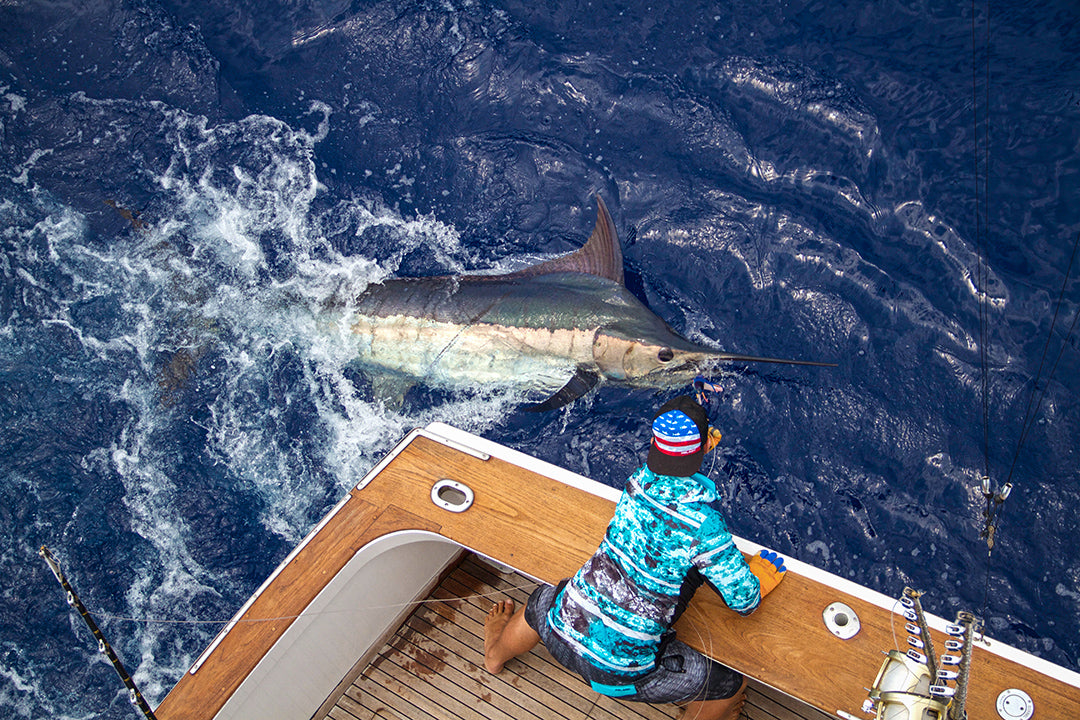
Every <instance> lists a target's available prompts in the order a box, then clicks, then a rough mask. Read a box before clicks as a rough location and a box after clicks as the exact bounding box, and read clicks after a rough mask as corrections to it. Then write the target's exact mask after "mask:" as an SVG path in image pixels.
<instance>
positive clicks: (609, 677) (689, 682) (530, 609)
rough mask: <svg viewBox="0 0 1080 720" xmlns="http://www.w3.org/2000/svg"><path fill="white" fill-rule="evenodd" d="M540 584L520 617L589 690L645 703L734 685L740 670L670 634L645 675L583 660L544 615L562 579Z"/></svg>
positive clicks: (721, 694)
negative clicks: (613, 670) (607, 668)
mask: <svg viewBox="0 0 1080 720" xmlns="http://www.w3.org/2000/svg"><path fill="white" fill-rule="evenodd" d="M565 582H566V581H563V583H562V584H560V585H559V586H558V587H552V586H551V585H541V586H540V587H538V588H537V589H536V590H534V591H533V593H532V595H530V596H529V601H528V602H527V603H526V604H525V622H527V623H528V624H529V627H531V628H532V629H533V630H535V631H536V632H537V633H538V634H539V635H540V639H541V640H542V641H543V642H544V646H545V647H546V648H547V649H548V652H550V653H551V656H552V657H554V658H555V659H556V660H557V661H558V662H559V664H560V665H562V666H563V667H565V668H567V669H569V670H572V671H573V672H576V673H577V674H578V675H580V676H581V677H582V678H583V679H584V680H585V682H587V683H589V684H590V685H591V686H592V688H593V690H596V691H597V692H599V693H601V694H603V695H610V696H612V697H617V698H619V699H620V700H630V701H634V702H647V703H670V702H689V701H691V700H699V701H700V700H724V699H727V698H730V697H732V696H733V695H735V693H737V692H738V691H739V688H740V687H741V686H742V683H743V676H742V675H741V674H739V673H737V672H735V671H734V670H732V669H731V668H729V667H726V666H724V665H721V664H720V663H718V662H716V661H714V660H711V659H709V658H707V657H705V656H704V655H702V654H701V653H699V652H698V651H697V650H695V649H694V648H692V647H690V646H689V645H687V644H685V643H683V642H681V641H680V640H677V639H675V637H674V635H672V636H671V637H670V638H669V639H667V640H665V642H663V643H662V644H661V646H660V653H659V655H658V656H657V659H656V667H655V668H654V669H653V670H651V671H649V672H648V673H646V674H644V675H639V676H636V677H631V678H627V677H623V676H620V675H615V674H612V673H609V672H605V671H603V670H601V669H599V668H597V667H596V666H595V665H593V664H592V663H590V662H588V661H587V660H585V659H584V658H582V657H581V656H580V655H578V654H577V653H576V652H574V650H573V648H572V647H571V646H569V645H568V644H567V643H566V641H565V640H563V639H562V638H561V637H559V635H558V634H557V633H556V632H555V631H554V630H552V629H551V626H550V625H548V622H547V615H548V612H549V611H550V610H551V607H552V605H554V604H555V598H556V596H557V595H558V594H559V591H560V590H561V589H562V587H563V585H565Z"/></svg>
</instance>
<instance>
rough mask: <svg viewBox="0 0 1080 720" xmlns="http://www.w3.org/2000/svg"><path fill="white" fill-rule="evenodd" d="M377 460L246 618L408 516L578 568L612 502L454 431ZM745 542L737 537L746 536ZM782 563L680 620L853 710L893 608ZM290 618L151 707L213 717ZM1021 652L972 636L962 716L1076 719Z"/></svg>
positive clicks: (754, 670) (807, 692)
mask: <svg viewBox="0 0 1080 720" xmlns="http://www.w3.org/2000/svg"><path fill="white" fill-rule="evenodd" d="M376 470H377V472H373V473H372V475H371V476H369V478H370V479H369V481H367V484H366V485H364V484H361V488H362V489H356V490H353V491H352V493H351V495H350V497H349V498H348V500H347V502H345V503H344V504H343V505H341V506H340V507H339V508H338V509H337V511H336V513H335V514H333V516H332V517H331V518H330V519H329V520H327V521H325V524H324V525H323V526H322V527H321V528H320V529H319V531H318V532H317V533H314V534H313V535H312V536H310V538H309V540H308V541H307V542H306V544H304V545H303V546H302V547H301V548H299V549H298V550H297V551H295V552H294V555H293V556H291V557H290V558H289V559H288V561H287V562H286V563H285V564H283V565H282V567H280V568H279V571H278V572H277V573H276V575H275V576H274V577H273V580H272V581H271V582H269V583H268V584H267V585H266V586H265V588H264V589H263V591H262V592H261V593H260V594H259V595H258V597H257V598H255V599H254V600H253V601H252V602H250V603H249V604H248V606H246V609H245V610H244V612H243V614H242V616H241V617H242V618H288V617H291V616H296V615H300V614H301V613H302V612H303V611H304V609H305V608H306V607H307V606H308V604H309V603H310V602H311V601H312V599H313V598H315V596H316V595H317V594H318V593H319V591H320V590H321V589H322V588H323V587H325V585H326V584H327V582H329V580H330V579H331V578H332V577H333V576H334V575H335V574H336V573H337V572H338V571H339V570H340V569H341V568H342V567H344V565H345V564H346V562H348V560H349V559H350V558H351V557H352V556H353V555H354V553H356V551H357V550H358V549H359V548H360V547H362V546H363V545H365V544H366V543H367V542H369V541H370V540H373V539H375V538H379V537H381V536H384V535H386V534H388V533H391V532H393V531H395V530H402V529H409V528H419V529H424V530H428V531H430V532H433V533H438V534H439V535H442V536H444V537H446V538H450V539H451V540H453V541H454V542H456V543H458V544H460V545H461V546H463V547H465V548H468V549H470V550H472V551H474V552H476V553H479V554H481V555H483V556H486V557H490V558H494V559H495V560H497V561H498V562H500V563H503V564H505V565H508V566H511V567H514V568H516V569H517V570H519V571H521V572H523V573H525V574H527V575H528V576H530V577H534V578H538V579H540V580H542V581H545V582H556V581H558V580H560V579H562V578H564V577H568V576H569V575H571V574H573V573H574V572H575V571H576V570H577V568H578V567H580V565H581V563H582V562H584V560H585V559H587V558H588V557H589V556H590V555H591V554H592V552H593V551H594V549H595V548H596V546H597V544H598V542H599V540H600V539H601V537H602V535H603V532H604V529H605V527H606V525H607V522H608V520H609V519H610V517H611V514H612V511H613V509H614V504H613V501H612V500H611V499H609V498H605V497H601V496H599V495H594V494H592V493H590V492H587V491H585V490H582V489H579V488H576V487H572V486H571V485H568V484H566V483H563V482H561V481H559V480H556V479H553V478H550V477H547V476H546V475H543V474H540V473H538V472H534V471H533V470H529V469H526V468H524V467H522V466H520V465H518V464H515V463H514V462H509V461H507V460H504V459H500V457H498V456H492V457H484V458H481V457H475V456H473V455H472V454H469V453H467V452H463V451H462V450H460V449H458V448H457V447H454V443H453V442H451V443H449V444H447V443H444V442H440V441H438V440H436V439H433V438H432V437H429V436H425V435H423V434H421V435H417V436H415V437H413V438H412V439H411V441H409V442H408V444H407V445H405V446H404V447H403V448H401V449H400V451H399V452H398V454H396V456H394V457H393V459H392V460H390V461H388V463H386V464H385V465H383V466H381V467H378V468H376ZM442 478H451V479H453V480H456V481H459V482H462V483H464V484H466V485H468V486H469V487H471V488H472V490H473V492H474V493H475V501H474V503H473V506H472V507H471V508H470V509H469V510H467V511H465V512H462V513H450V512H447V511H446V510H443V509H441V508H438V507H436V506H435V505H434V504H433V503H432V501H431V499H430V495H431V489H432V486H433V484H434V483H435V482H437V481H438V480H439V479H442ZM736 529H737V525H736ZM741 545H743V547H744V549H746V546H747V545H749V543H741ZM789 566H790V568H791V569H790V570H789V572H788V574H787V578H786V579H785V581H784V582H783V583H782V584H781V585H780V586H779V587H778V588H777V589H776V590H775V591H774V592H773V593H772V594H771V595H770V596H769V597H768V598H766V600H765V601H764V602H763V604H762V606H761V607H760V608H759V609H758V610H757V611H756V612H755V613H754V614H753V615H751V616H749V617H740V616H738V615H736V614H735V613H733V612H731V611H730V610H728V609H727V608H726V607H725V606H724V605H723V603H722V602H721V601H720V599H719V598H718V597H714V596H712V594H710V593H706V592H700V593H698V595H697V597H696V598H695V600H694V602H693V603H692V604H691V606H690V609H689V610H688V611H687V613H686V614H685V615H684V617H683V619H682V620H681V621H680V623H679V625H678V626H677V630H678V631H679V636H680V637H681V638H682V639H683V640H684V641H685V642H687V643H689V644H691V645H693V646H695V647H697V648H699V649H700V650H702V651H703V652H706V653H707V654H711V655H713V656H714V657H716V658H717V659H718V660H720V661H722V662H724V663H725V664H727V665H729V666H731V667H734V668H735V669H737V670H739V671H741V672H743V673H744V674H746V675H748V676H749V677H752V678H756V679H757V680H759V681H761V682H762V683H764V684H765V685H768V686H771V687H772V688H776V689H778V690H780V691H782V692H783V693H786V694H789V695H792V696H795V697H798V698H799V699H801V700H804V701H806V702H807V703H809V704H810V705H812V706H813V707H815V708H818V709H820V710H822V711H824V712H826V713H828V714H830V715H833V714H834V713H836V712H837V711H838V710H843V711H845V712H847V713H853V714H856V715H857V716H862V715H861V713H860V712H859V708H860V706H861V705H862V702H863V700H864V699H865V698H866V690H865V688H866V687H868V686H869V685H870V684H871V683H872V682H873V680H874V677H875V675H876V673H877V670H878V668H879V667H880V665H881V662H882V652H883V651H885V650H887V649H890V648H892V647H894V635H893V629H892V622H891V613H890V612H889V611H888V609H886V608H883V607H881V603H880V600H879V599H876V598H877V596H876V594H874V593H871V592H869V591H866V592H865V593H864V592H862V590H865V589H862V588H858V586H853V585H851V584H850V583H845V582H844V581H842V580H840V579H839V578H832V577H831V576H827V575H825V574H823V573H821V572H820V571H817V570H815V569H813V568H809V567H808V566H805V565H802V564H801V563H797V562H792V563H790V564H789ZM822 578H825V579H824V580H823V579H822ZM830 578H831V580H830ZM832 580H835V581H836V582H835V583H833V582H832ZM837 586H838V587H839V588H843V589H837ZM900 590H901V588H897V592H899V591H900ZM835 601H841V602H844V603H847V604H848V605H849V606H851V607H852V608H854V609H855V611H856V612H857V613H858V615H859V618H860V620H861V624H862V630H861V631H860V632H859V634H858V635H856V636H855V637H854V638H852V639H850V640H846V641H844V640H840V639H839V638H836V637H834V636H833V635H832V634H830V633H829V631H828V630H827V629H826V628H825V626H824V623H823V622H822V619H821V613H822V610H823V609H824V608H825V607H826V606H828V605H829V604H830V603H833V602H835ZM291 623H292V620H288V619H284V620H281V621H280V622H252V623H243V622H241V623H238V624H236V625H235V626H234V627H232V629H231V630H230V631H229V632H228V633H227V634H226V635H225V636H224V637H223V638H222V639H221V641H220V643H219V644H218V645H217V646H216V648H215V649H214V650H213V652H212V653H210V655H209V656H208V657H207V659H206V660H205V662H204V663H203V664H202V666H201V667H200V668H199V670H198V672H197V673H194V674H192V673H189V674H186V675H185V676H184V677H183V678H182V679H181V680H180V682H178V683H177V685H176V687H174V688H173V691H172V692H171V693H170V694H169V695H168V696H167V697H166V698H165V700H164V701H163V702H162V703H161V705H160V706H159V708H158V709H157V711H156V712H157V716H158V717H159V718H161V720H180V719H181V718H182V719H184V720H199V719H207V720H208V719H209V718H212V717H214V715H215V714H216V713H217V712H218V711H219V710H220V709H221V707H222V706H223V705H224V703H225V702H226V701H227V700H228V698H229V696H230V695H231V694H232V693H233V692H234V691H235V690H236V689H237V687H239V685H240V683H241V682H242V681H243V680H244V678H245V677H247V676H248V674H249V673H250V672H251V670H252V669H253V668H254V667H255V665H256V664H257V663H258V662H259V660H260V659H261V658H262V657H263V656H264V655H265V654H266V653H267V652H268V651H269V650H270V649H271V648H272V647H273V646H274V643H275V642H276V641H277V639H278V638H280V637H281V635H282V633H284V632H285V630H286V629H287V628H288V626H289V625H290V624H291ZM901 626H902V623H901ZM933 634H934V641H935V645H936V646H937V647H938V648H939V649H940V648H942V647H943V646H944V637H945V636H944V635H943V634H942V633H939V632H937V631H934V633H933ZM397 642H399V643H400V642H404V640H403V639H400V640H397ZM1017 656H1019V657H1020V658H1021V660H1022V661H1019V662H1018V661H1017V660H1015V659H1013V657H1005V656H1003V655H999V654H997V653H995V652H992V651H991V650H988V649H986V648H985V647H983V646H981V645H980V646H977V647H976V648H975V650H974V653H973V662H972V682H971V684H970V686H969V690H968V706H967V707H968V716H969V717H972V718H985V719H987V720H989V719H992V718H996V717H998V713H997V710H996V707H995V704H996V700H997V697H998V694H999V693H1000V692H1001V691H1002V690H1005V689H1007V688H1021V689H1023V690H1025V691H1026V692H1027V693H1028V694H1029V695H1030V696H1031V697H1032V698H1033V700H1034V703H1035V707H1036V715H1035V720H1044V719H1050V718H1075V717H1080V689H1078V688H1077V687H1076V686H1075V684H1069V683H1070V682H1073V681H1072V679H1071V678H1072V677H1073V675H1075V674H1070V673H1069V672H1068V671H1064V670H1062V672H1061V673H1060V675H1062V676H1068V677H1070V681H1069V682H1065V681H1063V680H1061V679H1059V677H1052V676H1051V675H1050V674H1047V673H1045V672H1041V671H1040V670H1037V669H1034V667H1032V666H1035V667H1043V668H1045V667H1051V668H1052V667H1053V666H1049V665H1048V664H1045V663H1041V661H1036V659H1035V658H1030V659H1031V662H1027V661H1023V660H1024V657H1030V656H1023V655H1022V654H1017ZM387 662H388V661H386V660H384V661H382V663H383V664H384V665H385V664H386V663H387ZM377 670H378V668H376V671H377ZM1059 670H1060V669H1059ZM315 710H316V709H315V708H312V712H315ZM386 717H392V716H386Z"/></svg>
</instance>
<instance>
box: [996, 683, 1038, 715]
mask: <svg viewBox="0 0 1080 720" xmlns="http://www.w3.org/2000/svg"><path fill="white" fill-rule="evenodd" d="M997 711H998V715H1000V716H1001V717H1002V720H1028V719H1029V718H1030V717H1031V716H1032V715H1033V714H1034V713H1035V703H1034V702H1032V700H1031V696H1030V695H1028V694H1027V693H1026V692H1024V691H1023V690H1017V689H1016V688H1009V689H1008V690H1004V691H1002V693H1001V694H1000V695H998V699H997Z"/></svg>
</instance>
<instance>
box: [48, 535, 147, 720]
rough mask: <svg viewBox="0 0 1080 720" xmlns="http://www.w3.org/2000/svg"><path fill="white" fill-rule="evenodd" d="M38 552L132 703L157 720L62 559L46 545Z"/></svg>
mask: <svg viewBox="0 0 1080 720" xmlns="http://www.w3.org/2000/svg"><path fill="white" fill-rule="evenodd" d="M38 554H39V555H41V557H42V558H44V559H45V562H47V563H48V564H49V568H50V569H51V570H52V572H53V575H55V576H56V580H57V581H58V582H59V583H60V587H62V588H64V590H65V591H66V592H67V602H68V605H70V606H71V607H73V608H75V609H76V610H78V611H79V615H80V616H82V619H83V622H85V623H86V627H88V628H90V632H92V633H93V634H94V637H95V638H97V641H98V650H99V651H100V652H101V653H103V654H104V655H105V656H107V657H108V658H109V661H110V662H111V663H112V664H113V667H114V668H116V673H117V674H118V675H119V676H120V679H121V680H122V681H123V683H124V686H125V687H126V688H127V689H128V697H129V699H130V700H131V704H132V705H134V706H136V707H137V708H139V710H141V711H142V714H143V715H145V716H146V717H147V718H148V719H149V720H157V718H156V717H155V716H154V711H153V710H152V709H151V708H150V705H149V703H147V702H146V698H144V697H143V696H142V693H141V692H139V688H138V687H136V686H135V681H134V680H132V679H131V676H130V675H128V672H127V670H125V669H124V664H123V663H122V662H120V658H119V657H117V655H116V652H115V651H114V650H113V649H112V646H111V645H109V641H108V640H106V639H105V636H104V635H102V634H101V630H99V629H98V626H97V623H95V622H94V619H93V618H92V617H90V611H89V610H87V609H86V606H85V605H83V604H82V600H80V599H79V596H78V595H76V594H75V589H74V588H73V587H71V583H69V582H68V580H67V578H66V577H64V571H63V570H61V569H60V561H58V560H57V559H56V556H55V555H53V554H52V552H50V551H49V548H47V547H45V546H44V545H42V546H41V549H40V550H39V551H38Z"/></svg>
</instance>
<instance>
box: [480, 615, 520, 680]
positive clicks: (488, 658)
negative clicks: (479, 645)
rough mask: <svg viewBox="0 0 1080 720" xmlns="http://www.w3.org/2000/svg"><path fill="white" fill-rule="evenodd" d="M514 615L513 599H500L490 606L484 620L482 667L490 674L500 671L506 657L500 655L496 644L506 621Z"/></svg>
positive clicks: (500, 637) (504, 628)
mask: <svg viewBox="0 0 1080 720" xmlns="http://www.w3.org/2000/svg"><path fill="white" fill-rule="evenodd" d="M513 616H514V601H513V600H500V601H499V602H497V603H495V604H494V605H492V606H491V611H490V612H488V614H487V619H486V620H485V621H484V667H485V668H487V671H488V672H489V673H491V674H492V675H497V674H499V673H501V672H502V669H503V665H505V664H506V660H507V659H508V658H504V657H501V653H500V652H499V648H498V644H499V640H500V639H502V635H503V631H504V630H506V625H507V623H509V622H510V618H512V617H513Z"/></svg>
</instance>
